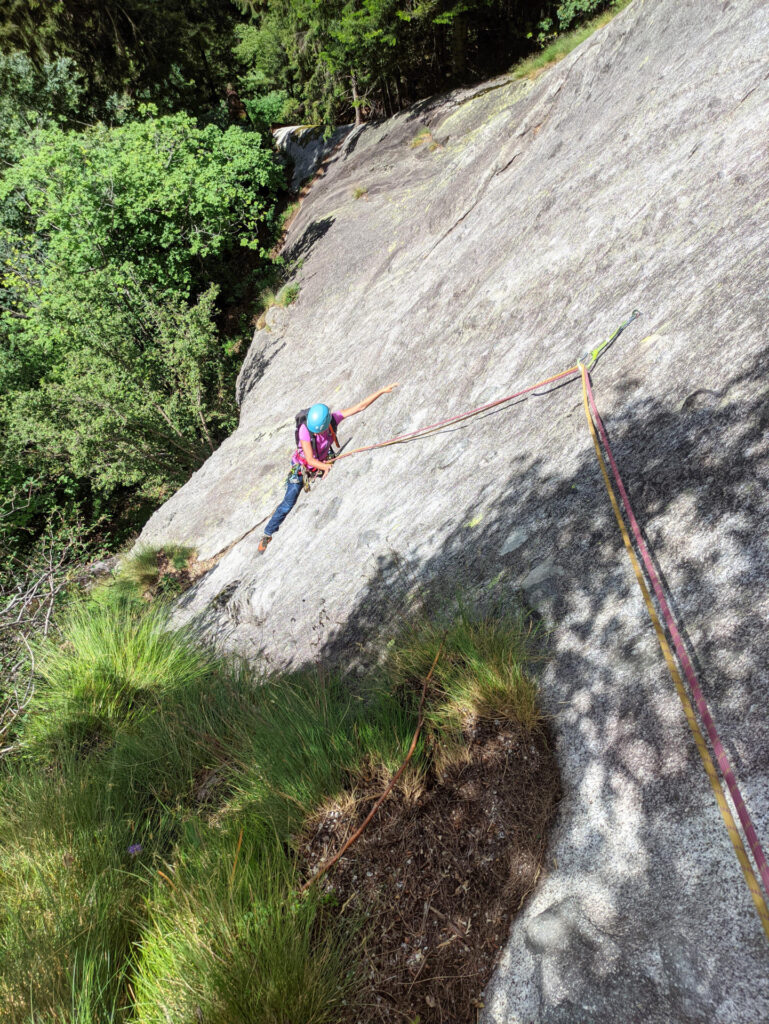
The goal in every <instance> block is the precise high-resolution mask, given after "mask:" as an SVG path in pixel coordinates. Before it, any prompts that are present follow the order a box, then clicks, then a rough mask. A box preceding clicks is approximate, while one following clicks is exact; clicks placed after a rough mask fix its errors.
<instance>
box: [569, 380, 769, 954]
mask: <svg viewBox="0 0 769 1024" xmlns="http://www.w3.org/2000/svg"><path fill="white" fill-rule="evenodd" d="M580 373H581V375H582V398H583V403H584V407H585V416H586V417H587V422H588V426H589V428H590V434H591V437H592V439H593V446H594V447H595V452H596V455H597V457H598V464H599V466H600V467H601V474H602V475H603V480H604V484H605V486H606V490H607V492H608V495H609V499H610V501H611V504H612V508H613V509H614V515H615V518H616V520H617V523H618V525H619V528H620V533H621V534H622V541H623V543H624V545H625V549H626V551H627V553H628V556H629V558H630V562H631V564H632V566H633V571H634V572H635V576H636V580H637V581H638V586H639V587H640V589H641V593H642V595H643V599H644V601H645V603H646V607H647V610H648V612H649V616H650V618H651V620H652V625H653V626H654V631H655V633H656V634H657V641H658V642H659V645H660V647H661V649H662V654H663V657H664V658H665V662H666V664H667V666H668V671H669V672H670V675H671V677H672V679H673V684H674V685H675V688H676V692H677V694H678V697H679V700H680V701H681V704H682V706H683V709H684V714H685V716H686V720H687V722H688V724H689V728H690V729H691V732H692V735H693V737H694V742H695V745H696V747H697V751H698V753H699V755H700V758H701V760H702V764H703V766H704V768H705V772H706V774H707V776H708V779H709V780H710V785H711V786H712V788H713V792H714V794H715V798H716V803H717V804H718V808H719V810H720V811H721V816H722V817H723V819H724V824H725V825H726V831H727V832H728V834H729V838H730V839H731V841H732V846H733V847H734V852H735V853H736V855H737V860H738V861H739V863H740V867H741V868H742V873H743V875H744V876H745V882H746V883H747V886H748V889H749V890H750V895H751V896H752V898H753V902H754V904H755V907H756V910H757V911H758V916H759V918H760V919H761V924H762V926H763V929H764V932H765V933H766V936H767V938H769V908H768V907H767V905H766V899H765V898H764V894H763V893H762V892H761V887H760V885H759V884H758V880H757V878H756V876H755V873H754V871H753V867H752V865H751V863H750V860H749V859H748V855H747V852H746V850H745V845H744V843H743V841H742V837H741V835H740V833H739V832H738V830H737V825H736V824H735V821H734V818H733V816H732V812H731V810H730V809H729V805H728V803H727V802H726V796H725V794H724V790H723V787H722V785H721V780H720V779H719V777H718V775H717V773H716V769H715V766H714V764H713V759H712V758H711V756H710V751H709V750H708V748H707V746H706V744H705V739H704V737H703V735H702V732H701V730H700V727H699V724H698V722H697V719H696V717H695V714H694V709H693V708H692V704H691V701H690V700H689V696H688V694H687V692H686V689H685V688H684V684H683V680H682V678H681V673H680V672H679V670H678V665H677V664H676V663H675V660H674V658H673V654H672V652H671V650H670V645H669V643H668V639H667V636H666V635H665V631H664V629H663V627H662V623H661V622H660V620H659V616H658V615H657V612H656V610H655V608H654V605H653V604H652V599H651V594H650V593H649V588H648V586H647V584H646V580H645V578H644V576H643V572H642V570H641V566H640V565H639V562H638V558H637V557H636V553H635V550H634V549H633V544H632V541H631V539H630V535H629V534H628V531H627V527H626V526H625V522H624V520H623V518H622V513H621V512H620V508H619V503H618V502H617V497H616V494H615V493H614V488H613V487H612V483H611V480H610V479H609V474H608V471H607V469H606V463H605V462H604V458H603V455H602V453H601V447H600V444H599V442H598V435H597V434H596V429H595V428H596V426H597V427H598V430H599V432H600V435H601V441H602V442H603V446H604V449H605V451H606V455H607V457H608V459H609V464H610V466H611V471H612V475H613V477H614V481H615V483H616V484H617V489H618V491H619V493H620V498H621V500H622V504H623V506H624V509H625V514H626V515H627V518H628V522H629V523H630V527H631V529H632V531H633V536H634V538H635V542H636V545H637V547H638V550H639V551H640V553H641V558H642V560H643V563H644V566H645V568H646V572H647V574H648V577H649V580H650V582H651V585H652V589H653V590H654V595H655V597H656V598H657V603H658V604H659V607H660V611H661V612H662V615H663V618H664V619H665V624H666V626H667V628H668V632H669V633H670V636H671V638H672V641H673V646H674V648H675V652H676V654H677V655H678V660H679V662H680V664H681V666H682V668H683V670H684V675H685V676H686V681H687V682H688V684H689V689H690V690H691V693H692V695H693V697H694V701H695V703H696V705H697V710H698V711H699V714H700V719H701V720H702V722H703V724H704V726H705V731H706V732H707V734H708V738H709V739H710V743H711V746H712V747H713V751H714V753H715V755H716V761H717V762H718V767H719V768H720V770H721V774H722V776H723V778H724V780H725V782H726V785H727V788H728V789H729V794H730V796H731V798H732V801H733V803H734V806H735V807H736V809H737V814H738V816H739V819H740V822H741V823H742V828H743V831H744V832H745V836H746V837H747V840H748V844H749V846H750V849H751V851H752V853H753V857H754V859H755V861H756V865H757V866H758V870H759V873H760V875H761V879H762V881H763V883H764V887H765V888H766V890H767V892H769V866H768V865H767V862H766V856H765V855H764V851H763V849H762V847H761V843H760V841H759V839H758V835H757V834H756V830H755V826H754V825H753V821H752V819H751V817H750V814H749V812H748V809H747V807H746V806H745V801H744V800H743V798H742V793H741V792H740V789H739V787H738V785H737V780H736V779H735V777H734V772H733V770H732V766H731V765H730V763H729V760H728V758H727V756H726V751H725V750H724V748H723V745H722V743H721V739H720V737H719V735H718V732H717V731H716V726H715V723H714V722H713V718H712V717H711V714H710V709H709V708H708V705H707V703H706V701H705V698H704V696H703V694H702V690H701V689H700V685H699V681H698V679H697V677H696V675H695V673H694V669H693V667H692V663H691V661H690V659H689V656H688V654H687V653H686V649H685V648H684V646H683V642H682V640H681V635H680V633H679V632H678V628H677V627H676V624H675V620H674V618H673V615H672V613H671V611H670V607H669V605H668V602H667V600H666V598H665V593H664V591H663V589H662V585H661V583H660V580H659V576H658V575H657V572H656V570H655V568H654V563H653V562H652V559H651V556H650V554H649V551H648V548H647V547H646V543H645V541H644V538H643V534H642V533H641V529H640V527H639V525H638V522H637V520H636V517H635V515H634V513H633V508H632V506H631V504H630V499H629V498H628V496H627V491H626V490H625V486H624V484H623V482H622V477H621V476H620V475H619V470H618V468H617V463H616V461H615V459H614V453H613V452H612V449H611V445H610V444H609V438H608V436H607V434H606V429H605V427H604V425H603V421H602V420H601V417H600V414H599V412H598V408H597V406H596V404H595V398H594V397H593V389H592V387H591V385H590V375H589V373H588V371H587V369H586V368H585V366H583V365H580ZM594 419H595V423H594V422H593V420H594Z"/></svg>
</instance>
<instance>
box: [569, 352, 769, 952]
mask: <svg viewBox="0 0 769 1024" xmlns="http://www.w3.org/2000/svg"><path fill="white" fill-rule="evenodd" d="M578 365H579V368H580V372H581V373H582V400H583V402H584V405H585V416H586V417H587V422H588V426H589V427H590V436H591V437H592V439H593V446H594V447H595V453H596V455H597V456H598V464H599V466H600V467H601V473H602V474H603V482H604V483H605V484H606V490H607V492H608V494H609V499H610V500H611V504H612V508H613V509H614V515H615V517H616V519H617V524H618V526H619V528H620V532H621V534H622V540H623V542H624V545H625V550H626V551H627V553H628V556H629V558H630V561H631V564H632V566H633V571H634V572H635V576H636V579H637V580H638V586H639V587H640V588H641V593H642V594H643V599H644V601H645V602H646V607H647V609H648V612H649V615H650V617H651V620H652V624H653V626H654V632H655V633H656V634H657V640H658V641H659V645H660V647H661V648H662V653H663V655H664V657H665V661H666V662H667V666H668V669H669V671H670V675H671V676H672V679H673V683H674V684H675V688H676V692H677V693H678V697H679V699H680V701H681V704H682V705H683V709H684V714H685V715H686V721H687V722H688V723H689V728H690V729H691V731H692V735H693V736H694V742H695V744H696V746H697V750H698V752H699V755H700V757H701V759H702V763H703V765H704V767H705V771H706V773H707V776H708V778H709V779H710V785H711V786H712V787H713V792H714V793H715V797H716V802H717V803H718V808H719V810H720V811H721V815H722V817H723V819H724V824H725V825H726V831H727V832H728V833H729V838H730V839H731V841H732V846H733V847H734V852H735V853H736V854H737V860H738V861H739V862H740V867H741V868H742V873H743V875H744V876H745V881H746V883H747V886H748V889H749V890H750V895H751V896H752V897H753V902H754V903H755V905H756V910H757V911H758V916H759V917H760V918H761V924H762V925H763V928H764V932H765V933H766V937H767V939H769V908H767V905H766V900H765V899H764V895H763V893H762V891H761V888H760V886H759V884H758V879H757V878H756V876H755V873H754V871H753V868H752V866H751V863H750V861H749V859H748V854H747V851H746V849H745V845H744V843H743V841H742V836H741V835H740V833H739V831H738V830H737V825H736V824H735V821H734V818H733V817H732V812H731V810H730V809H729V804H728V803H727V802H726V796H725V794H724V791H723V788H722V786H721V781H720V779H719V777H718V774H717V773H716V768H715V765H714V764H713V759H712V758H711V756H710V751H709V750H708V748H707V746H706V745H705V737H704V736H703V735H702V732H701V730H700V727H699V724H698V722H697V719H696V717H695V714H694V708H693V707H692V704H691V701H690V700H689V696H688V694H687V692H686V690H685V688H684V684H683V680H682V679H681V673H680V672H679V671H678V665H677V664H676V662H675V659H674V658H673V652H672V651H671V650H670V645H669V644H668V640H667V637H666V636H665V631H664V630H663V628H662V623H661V622H660V620H659V616H658V615H657V611H656V609H655V607H654V604H653V603H652V599H651V594H650V593H649V588H648V587H647V585H646V580H645V579H644V576H643V572H642V570H641V566H640V564H639V562H638V559H637V558H636V553H635V551H634V550H633V545H632V543H631V540H630V535H629V534H628V531H627V527H626V526H625V521H624V519H623V518H622V513H621V511H620V507H619V503H618V502H617V497H616V495H615V493H614V488H613V486H612V482H611V480H610V479H609V474H608V471H607V469H606V463H605V462H604V458H603V454H602V453H601V446H600V444H599V442H598V435H597V434H596V430H595V424H594V423H593V417H592V416H591V415H590V406H589V405H588V401H587V387H586V383H585V377H586V373H587V371H586V369H585V367H584V366H583V365H582V363H579V364H578Z"/></svg>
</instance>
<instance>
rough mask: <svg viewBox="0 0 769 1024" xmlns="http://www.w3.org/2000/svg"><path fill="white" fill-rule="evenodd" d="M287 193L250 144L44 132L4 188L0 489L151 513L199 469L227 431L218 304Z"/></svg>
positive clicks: (180, 117)
mask: <svg viewBox="0 0 769 1024" xmlns="http://www.w3.org/2000/svg"><path fill="white" fill-rule="evenodd" d="M282 185H283V172H282V169H281V168H280V167H279V165H278V164H277V163H276V161H275V159H274V155H273V153H272V152H271V150H270V149H268V148H266V147H265V145H264V143H263V140H262V137H261V136H260V135H259V134H258V133H256V132H252V131H244V130H243V129H242V128H239V127H231V128H229V129H227V130H226V131H222V130H221V129H220V128H218V127H216V126H214V125H207V126H205V127H203V128H200V127H198V126H197V125H196V123H195V121H194V120H193V119H192V118H191V117H189V116H188V115H185V114H176V115H168V116H165V117H153V116H150V117H148V118H147V119H145V120H143V121H139V122H133V123H130V124H127V125H124V126H121V127H116V128H107V127H105V126H103V125H96V126H94V127H91V128H88V129H87V130H85V131H82V132H68V131H64V130H62V129H61V128H46V129H41V130H40V131H38V133H37V134H36V137H35V141H34V145H32V146H30V147H29V148H28V149H27V151H26V152H25V153H24V155H23V156H22V157H21V158H20V159H19V160H18V161H17V162H16V163H15V164H14V165H13V166H12V167H11V168H9V169H8V170H7V171H6V173H5V175H4V176H3V179H2V181H1V182H0V259H1V260H2V271H3V274H2V281H1V284H2V288H1V289H0V346H2V367H0V384H2V391H3V398H2V403H1V404H0V417H1V418H2V427H3V436H4V439H5V445H4V458H3V461H2V465H0V474H1V476H0V479H2V480H4V482H5V483H6V484H12V485H14V486H16V487H21V488H24V487H29V485H30V481H33V482H35V484H36V486H37V489H38V490H40V489H41V488H42V492H44V493H46V494H47V495H48V498H49V499H50V498H51V492H52V489H53V490H56V489H57V488H59V489H61V488H65V490H66V487H67V486H68V485H69V486H74V487H75V490H78V489H79V490H80V491H82V490H83V488H84V487H85V488H86V489H87V490H90V491H93V492H96V493H100V494H104V495H108V494H110V493H112V492H113V491H114V490H115V489H116V488H119V487H133V488H138V489H139V490H140V491H141V492H143V493H145V494H151V495H153V496H154V497H156V498H157V497H159V496H160V495H161V494H162V492H163V490H164V488H167V487H168V486H169V485H174V484H178V483H181V482H182V481H183V480H185V479H186V478H187V477H188V476H189V474H190V473H191V472H192V471H194V470H195V469H196V468H197V467H198V466H200V465H201V463H202V462H203V461H204V459H205V458H206V457H207V456H208V455H209V454H210V453H211V451H212V450H213V448H214V447H215V446H216V444H218V443H219V442H220V441H221V439H222V438H223V437H224V436H226V434H227V432H228V431H229V430H230V429H231V428H232V426H233V423H234V401H233V397H232V390H233V388H232V377H233V375H234V370H235V367H234V363H233V359H232V357H231V356H228V355H227V353H226V351H225V348H224V345H223V343H222V341H221V339H220V337H219V333H218V331H217V328H216V323H215V316H216V312H217V311H216V305H215V303H216V299H217V294H218V293H219V292H220V291H222V290H224V293H225V295H226V297H227V298H228V299H229V300H231V299H232V297H233V294H232V293H233V287H232V284H231V279H232V277H233V276H234V275H233V270H232V268H233V266H234V265H235V264H236V263H237V262H238V261H240V260H241V259H242V254H243V253H251V254H253V255H255V256H257V257H261V258H262V259H263V260H264V259H266V257H267V252H266V247H267V245H268V242H269V239H270V238H271V234H272V232H273V230H274V226H275V212H274V211H275V196H276V193H277V192H278V190H279V189H280V188H281V186H282ZM228 292H229V294H227V293H228Z"/></svg>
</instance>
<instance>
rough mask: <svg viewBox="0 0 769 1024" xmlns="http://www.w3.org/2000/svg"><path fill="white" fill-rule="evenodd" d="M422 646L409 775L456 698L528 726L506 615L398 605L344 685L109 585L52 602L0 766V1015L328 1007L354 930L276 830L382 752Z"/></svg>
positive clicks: (334, 794)
mask: <svg viewBox="0 0 769 1024" xmlns="http://www.w3.org/2000/svg"><path fill="white" fill-rule="evenodd" d="M444 634H445V635H444ZM441 644H442V653H441V657H440V659H439V662H438V666H437V667H436V671H435V676H434V679H435V686H434V688H433V689H432V690H431V693H430V699H429V703H428V728H427V730H426V732H425V734H424V736H423V738H422V740H421V741H420V743H419V745H418V749H417V753H416V755H415V771H416V772H417V773H418V772H420V771H423V770H424V767H425V765H426V764H427V762H428V760H429V759H435V760H440V758H441V757H442V756H443V754H442V751H443V750H445V751H450V750H452V749H453V748H454V747H455V746H456V745H457V744H459V743H460V739H459V727H460V723H461V721H462V720H463V718H464V717H465V716H466V715H468V714H471V715H486V714H489V715H494V716H499V715H509V714H515V715H516V716H518V717H520V718H521V719H522V720H523V721H524V722H525V723H527V724H528V725H531V726H535V725H536V722H537V721H538V714H537V712H536V705H535V704H534V689H533V684H532V683H531V682H530V680H529V679H528V677H527V676H526V674H525V670H524V666H525V663H526V661H527V659H529V658H530V656H531V650H530V647H531V641H530V638H528V637H527V636H526V631H525V629H524V627H523V623H522V622H520V621H512V620H511V621H508V622H504V623H500V622H495V621H492V620H483V619H481V620H472V619H470V618H468V617H466V616H464V617H460V619H458V620H456V621H453V622H452V623H451V624H450V625H449V628H448V630H446V628H445V627H444V626H442V625H439V624H436V623H433V622H431V621H423V622H421V623H416V624H414V625H412V627H411V628H410V629H409V630H408V631H407V632H406V633H404V634H403V635H401V636H400V637H397V638H395V639H394V641H393V643H392V644H391V646H390V648H389V653H388V655H387V656H386V657H385V658H384V660H383V663H382V666H381V668H380V670H378V672H377V673H376V675H375V676H372V677H371V678H370V679H369V680H368V683H367V685H366V686H365V687H364V690H363V692H362V694H361V695H358V696H354V695H352V694H351V693H350V691H349V689H348V688H347V687H346V686H345V685H344V684H343V682H342V681H341V680H340V679H339V678H338V677H336V676H335V675H330V674H328V673H321V672H316V671H305V672H301V673H296V674H293V675H290V676H285V675H284V676H269V675H265V676H260V675H258V674H256V673H255V672H254V670H253V669H251V668H248V667H247V666H245V665H243V664H238V663H233V662H227V661H224V660H222V659H220V658H216V657H214V656H213V655H212V654H211V653H210V652H208V651H206V650H204V649H201V648H199V647H197V646H196V645H195V643H194V639H193V637H192V635H191V634H189V633H185V632H183V631H182V632H179V631H171V630H169V629H168V628H167V618H166V612H165V610H164V607H163V606H162V604H157V603H153V604H147V603H146V602H144V601H142V600H140V599H139V598H137V597H135V596H133V597H131V596H130V595H127V593H126V591H125V590H124V589H121V588H120V587H116V586H113V587H107V588H102V589H100V590H97V591H96V592H95V594H94V595H93V596H92V597H91V598H90V599H88V600H87V601H84V602H83V603H81V604H79V605H77V606H76V607H74V608H73V609H72V610H71V611H70V613H69V616H68V618H67V620H66V621H65V623H64V625H63V643H59V644H55V643H53V642H52V641H51V642H47V643H46V644H44V645H43V646H42V648H41V649H40V651H39V652H38V665H39V668H40V674H41V682H40V687H39V692H38V695H37V697H36V700H35V704H34V707H33V709H32V711H31V712H30V714H29V716H28V718H27V720H26V722H25V725H24V729H23V731H22V734H21V737H20V747H21V752H20V754H19V755H18V756H16V757H14V758H13V759H12V760H10V761H8V760H6V761H5V762H2V763H1V764H0V961H2V963H3V971H2V974H1V975H0V1019H2V1020H3V1021H8V1022H9V1024H22V1022H24V1024H28V1022H29V1021H30V1019H31V1016H32V1014H33V1013H34V1020H36V1021H46V1022H49V1021H50V1022H52V1024H53V1022H56V1024H59V1022H71V1024H75V1022H77V1024H85V1022H91V1021H93V1022H94V1024H96V1022H99V1024H104V1022H109V1024H113V1022H114V1024H123V1022H126V1024H127V1022H128V1021H129V1020H130V1021H135V1022H138V1024H154V1022H157V1024H168V1022H177V1021H178V1022H179V1024H187V1022H189V1021H195V1020H198V1019H201V1014H202V1019H203V1020H205V1021H206V1022H208V1024H239V1022H243V1024H246V1022H248V1024H251V1022H257V1024H261V1022H264V1024H286V1022H289V1021H290V1022H291V1024H326V1022H328V1024H332V1022H333V1021H335V1020H338V1019H339V1016H340V1007H341V1005H342V1003H343V1002H344V1001H345V1000H346V999H350V998H352V997H353V994H354V990H355V987H356V981H357V978H358V971H359V970H360V966H359V964H358V961H357V959H356V949H357V943H356V937H355V935H354V934H353V933H352V931H351V929H352V925H351V924H350V923H349V922H348V920H347V917H342V916H340V915H339V914H338V913H337V908H335V907H334V906H333V905H330V904H329V903H328V902H327V901H326V900H325V899H324V898H323V897H322V896H321V894H320V893H319V892H317V891H314V890H313V891H310V892H309V893H308V894H307V895H306V896H304V897H302V898H299V897H298V895H297V893H298V888H299V886H298V881H297V878H296V864H295V854H294V850H295V845H296V841H297V837H298V836H299V834H300V833H301V831H302V828H303V826H304V825H305V824H306V822H307V821H308V820H310V819H311V818H312V816H313V814H317V812H318V809H319V808H320V807H322V806H324V805H327V804H328V803H329V802H332V801H334V800H338V799H342V798H343V797H344V795H345V794H346V793H348V792H349V791H350V788H351V786H354V784H355V781H356V779H358V778H360V777H361V776H362V775H364V776H366V777H368V778H370V777H371V775H372V773H374V774H375V775H381V776H385V775H389V774H390V773H392V771H393V770H394V769H395V768H396V767H397V766H398V765H399V764H400V763H401V761H402V760H403V758H404V756H405V753H406V750H407V749H408V746H409V743H410V741H411V737H412V735H413V731H414V728H415V723H416V709H417V702H418V697H419V692H420V689H421V680H422V679H423V678H424V674H425V672H426V671H427V670H429V667H430V663H431V661H432V658H433V657H434V654H435V651H436V650H437V647H438V645H441Z"/></svg>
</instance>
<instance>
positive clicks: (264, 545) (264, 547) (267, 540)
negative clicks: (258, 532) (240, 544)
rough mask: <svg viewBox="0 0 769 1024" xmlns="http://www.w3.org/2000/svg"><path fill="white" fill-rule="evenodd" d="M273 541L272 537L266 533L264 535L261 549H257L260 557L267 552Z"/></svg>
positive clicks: (260, 545)
mask: <svg viewBox="0 0 769 1024" xmlns="http://www.w3.org/2000/svg"><path fill="white" fill-rule="evenodd" d="M271 540H272V537H271V536H270V535H269V533H265V534H263V535H262V539H261V540H260V541H259V547H258V548H257V549H256V550H257V551H258V552H259V554H260V555H263V554H264V552H265V551H266V550H267V545H268V544H269V543H270V541H271Z"/></svg>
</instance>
